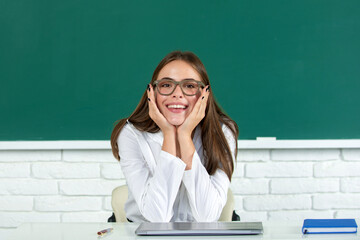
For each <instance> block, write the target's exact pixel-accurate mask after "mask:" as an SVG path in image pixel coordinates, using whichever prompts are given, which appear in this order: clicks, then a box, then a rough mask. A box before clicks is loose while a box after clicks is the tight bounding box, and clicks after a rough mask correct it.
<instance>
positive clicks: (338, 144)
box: [0, 139, 360, 150]
mask: <svg viewBox="0 0 360 240" xmlns="http://www.w3.org/2000/svg"><path fill="white" fill-rule="evenodd" d="M238 148H239V149H327V148H360V139H341V140H275V139H267V140H263V139H258V140H238ZM60 149H64V150H71V149H73V150H82V149H83V150H88V149H93V150H94V149H97V150H107V149H109V150H110V149H111V147H110V141H105V140H104V141H0V150H60Z"/></svg>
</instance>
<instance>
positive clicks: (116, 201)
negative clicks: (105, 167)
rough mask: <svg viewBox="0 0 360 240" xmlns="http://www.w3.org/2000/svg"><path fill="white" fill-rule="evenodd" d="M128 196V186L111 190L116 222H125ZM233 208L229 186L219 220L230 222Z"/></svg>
mask: <svg viewBox="0 0 360 240" xmlns="http://www.w3.org/2000/svg"><path fill="white" fill-rule="evenodd" d="M127 198H128V187H127V185H123V186H120V187H117V188H115V189H114V190H113V192H112V197H111V206H112V208H113V211H114V214H115V219H116V222H127V218H126V213H125V203H126V200H127ZM233 210H234V195H233V193H232V191H231V189H230V188H229V191H228V194H227V201H226V204H225V206H224V208H223V210H222V212H221V215H220V218H219V221H222V222H230V221H231V220H232V215H233Z"/></svg>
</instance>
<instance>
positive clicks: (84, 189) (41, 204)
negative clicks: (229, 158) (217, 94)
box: [0, 149, 360, 234]
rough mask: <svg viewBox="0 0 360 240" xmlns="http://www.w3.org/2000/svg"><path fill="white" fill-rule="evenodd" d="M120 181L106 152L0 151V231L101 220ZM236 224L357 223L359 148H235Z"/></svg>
mask: <svg viewBox="0 0 360 240" xmlns="http://www.w3.org/2000/svg"><path fill="white" fill-rule="evenodd" d="M123 184H126V180H125V178H124V175H123V173H122V171H121V167H120V164H119V162H118V161H117V160H115V159H114V157H113V156H112V154H111V150H54V151H53V150H43V151H41V150H36V151H30V150H26V151H14V150H12V151H4V150H3V151H0V233H4V234H6V233H8V232H9V229H12V228H15V227H17V226H19V225H20V224H21V223H24V222H106V221H107V218H108V217H110V216H111V213H112V207H111V192H112V190H113V189H114V188H115V187H117V186H120V185H123ZM231 189H232V191H233V194H234V201H235V202H234V209H235V210H236V212H237V213H238V214H239V215H240V217H241V220H242V221H266V220H285V221H289V220H290V221H302V220H303V219H304V218H333V217H334V218H360V211H359V210H358V209H360V149H317V150H313V149H276V150H271V149H259V150H254V149H249V150H246V149H241V150H239V152H238V158H237V163H236V165H235V169H234V173H233V177H232V181H231Z"/></svg>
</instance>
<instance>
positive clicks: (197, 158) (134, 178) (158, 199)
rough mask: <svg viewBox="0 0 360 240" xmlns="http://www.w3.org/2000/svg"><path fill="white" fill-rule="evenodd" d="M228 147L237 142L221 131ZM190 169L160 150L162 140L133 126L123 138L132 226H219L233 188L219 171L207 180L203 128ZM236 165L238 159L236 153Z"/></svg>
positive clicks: (122, 160)
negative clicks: (191, 224) (133, 223)
mask: <svg viewBox="0 0 360 240" xmlns="http://www.w3.org/2000/svg"><path fill="white" fill-rule="evenodd" d="M222 129H223V132H224V134H225V137H226V139H227V140H228V143H229V147H230V149H231V150H232V151H234V150H235V143H236V142H235V139H234V137H233V135H232V133H231V131H230V129H229V128H227V127H226V126H225V125H223V127H222ZM193 142H194V145H195V149H196V151H195V153H194V156H193V159H192V169H191V170H186V171H185V166H186V164H185V163H184V162H183V161H182V160H181V159H180V158H178V157H176V156H174V155H171V154H169V153H167V152H165V151H162V150H161V147H162V143H163V134H162V132H161V131H159V132H158V133H148V132H142V131H139V130H137V129H136V128H135V127H134V126H133V125H132V124H131V123H130V122H127V124H126V125H125V126H124V128H123V129H122V131H121V133H120V135H119V138H118V141H117V143H118V146H119V156H120V165H121V169H122V171H123V173H124V175H125V178H126V182H127V185H128V189H129V195H128V200H127V202H126V204H125V212H126V217H127V218H128V219H130V220H131V221H133V222H144V221H150V222H169V221H171V222H180V221H188V222H193V221H196V222H212V221H217V220H218V219H219V217H220V214H221V212H222V209H223V207H224V205H225V204H226V200H227V192H228V188H229V185H230V181H229V178H228V176H227V175H226V174H225V172H224V171H222V170H221V169H217V170H216V172H215V174H214V175H209V174H208V173H207V171H206V169H205V167H204V165H203V164H204V155H203V147H202V141H201V128H200V127H199V126H198V127H197V128H196V130H195V134H194V138H193ZM232 153H233V154H232V155H233V159H235V156H234V152H232Z"/></svg>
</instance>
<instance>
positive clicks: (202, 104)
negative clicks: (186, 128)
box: [198, 86, 210, 118]
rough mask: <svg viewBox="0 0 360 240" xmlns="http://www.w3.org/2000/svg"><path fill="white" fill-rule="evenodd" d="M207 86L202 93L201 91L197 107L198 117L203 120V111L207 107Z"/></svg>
mask: <svg viewBox="0 0 360 240" xmlns="http://www.w3.org/2000/svg"><path fill="white" fill-rule="evenodd" d="M208 87H209V86H206V87H205V88H204V89H203V91H202V94H201V97H200V98H201V99H200V100H201V101H200V106H199V110H198V116H199V117H201V118H203V117H204V116H203V115H204V114H205V109H206V105H207V100H208V98H209V93H210V92H209V91H207V89H208Z"/></svg>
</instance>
